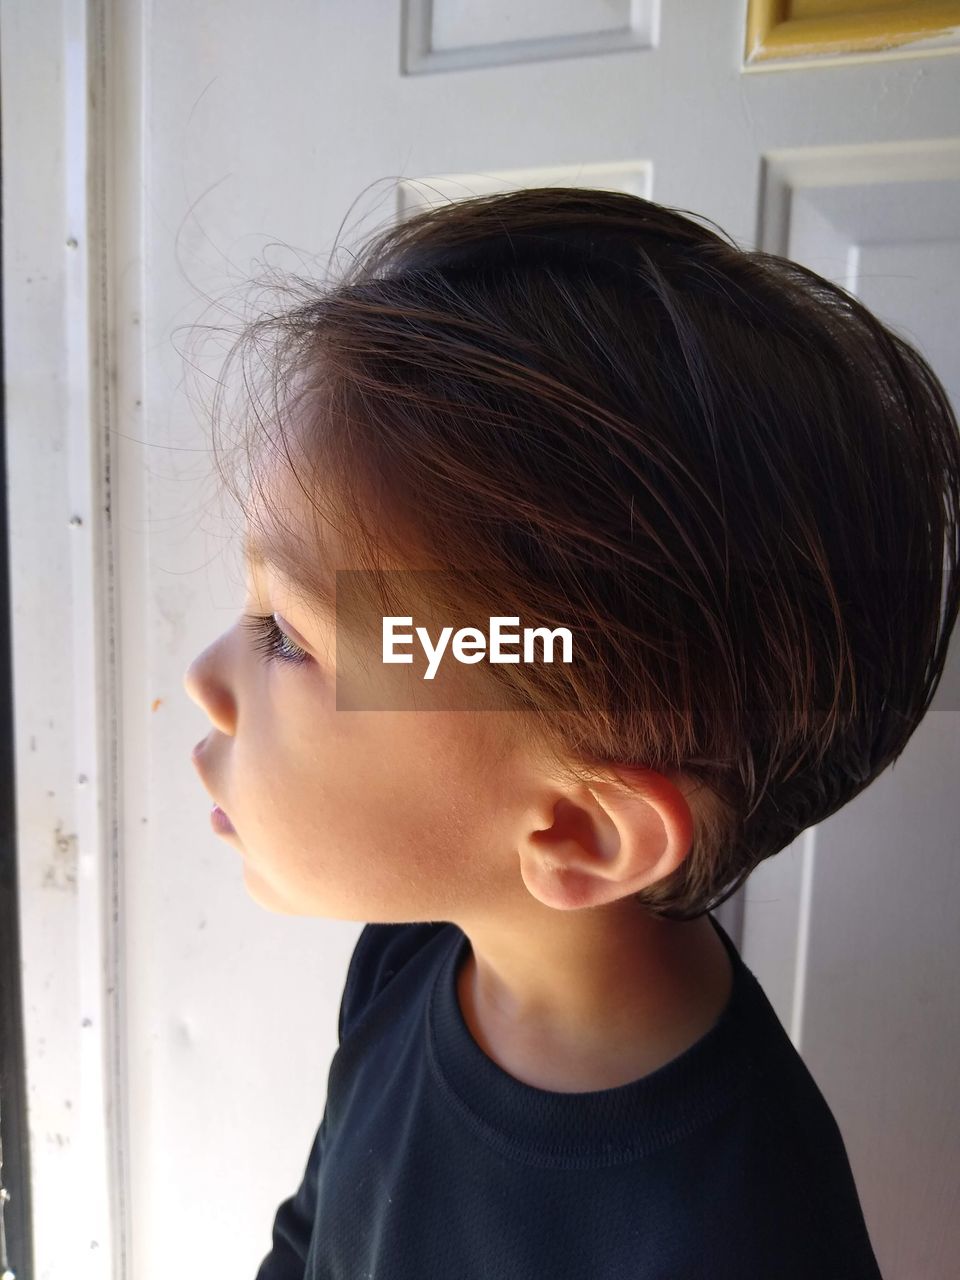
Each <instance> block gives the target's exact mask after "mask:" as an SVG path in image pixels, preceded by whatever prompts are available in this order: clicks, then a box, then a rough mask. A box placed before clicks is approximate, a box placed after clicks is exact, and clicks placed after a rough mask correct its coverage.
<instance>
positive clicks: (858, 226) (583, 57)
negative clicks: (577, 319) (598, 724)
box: [0, 0, 960, 1280]
mask: <svg viewBox="0 0 960 1280" xmlns="http://www.w3.org/2000/svg"><path fill="white" fill-rule="evenodd" d="M759 7H761V8H764V9H769V8H770V6H766V5H765V6H759ZM905 7H906V6H904V8H905ZM828 8H829V6H826V5H823V4H820V5H814V4H807V5H805V6H803V5H801V6H798V12H799V10H803V11H804V12H811V13H814V14H815V13H816V11H821V12H822V11H824V10H826V9H828ZM833 8H834V9H837V8H839V9H842V8H843V6H842V5H840V6H833ZM850 8H851V9H855V10H862V9H863V8H864V6H863V5H862V4H854V3H851V5H850ZM877 8H878V9H879V8H883V9H885V12H887V13H888V15H889V20H890V22H891V23H895V22H896V21H897V20H898V13H897V12H895V8H896V7H895V6H894V7H892V8H891V7H890V6H880V5H878V6H877ZM799 16H800V17H801V18H802V17H803V13H799ZM863 21H865V20H863ZM857 22H861V19H859V18H858V19H856V20H855V21H853V20H852V24H851V29H852V28H854V27H856V26H857ZM746 23H747V14H746V11H745V4H744V0H686V2H685V3H682V4H681V3H664V4H659V5H658V4H653V3H644V2H643V0H633V2H632V3H631V2H630V0H580V3H576V4H575V3H572V0H563V2H562V3H558V2H557V0H553V2H552V3H550V2H548V0H529V2H528V3H527V4H525V5H520V4H516V3H509V2H508V0H488V3H486V4H484V5H479V4H477V5H467V4H462V3H458V2H457V0H433V3H432V4H431V3H430V2H429V0H407V2H406V3H402V2H401V0H367V3H365V4H357V3H355V2H351V0H324V3H318V2H317V0H277V2H276V3H274V4H271V5H265V4H260V3H256V2H255V0H230V2H229V3H227V2H226V0H203V2H201V3H198V2H197V0H164V3H162V4H160V3H158V4H146V3H137V2H136V0H129V3H125V4H122V5H110V4H108V3H107V0H94V2H93V3H89V4H87V3H84V0H64V2H63V4H62V5H54V4H40V5H37V4H34V3H32V0H12V2H11V3H10V4H8V5H5V6H4V8H3V14H2V59H3V61H2V76H0V84H2V92H3V112H2V117H3V158H4V184H5V190H4V196H5V231H4V238H5V262H4V268H5V270H4V279H5V284H4V303H5V309H6V311H5V335H6V368H7V422H8V435H9V445H8V453H9V468H10V474H11V482H10V522H11V537H12V541H13V546H14V550H15V555H14V563H13V565H12V566H11V572H12V590H13V598H14V601H15V604H16V611H15V617H14V626H15V633H14V649H15V653H14V657H15V675H16V697H17V706H18V711H17V716H18V719H17V741H16V751H17V770H18V793H17V794H18V825H19V832H20V849H19V873H20V892H21V903H22V907H21V928H22V954H23V971H24V1007H25V1016H26V1035H27V1048H28V1061H27V1071H28V1082H29V1098H30V1117H29V1118H30V1140H31V1159H32V1191H33V1214H34V1248H35V1260H36V1269H35V1275H36V1277H37V1280H47V1278H50V1280H54V1278H57V1280H59V1277H62V1276H67V1275H77V1274H83V1275H89V1276H91V1277H92V1276H96V1277H98V1280H99V1278H106V1277H108V1276H109V1277H116V1278H117V1280H120V1278H121V1277H123V1278H124V1280H161V1277H164V1278H165V1277H168V1276H171V1275H179V1274H183V1271H184V1267H185V1266H186V1267H187V1269H188V1270H189V1272H190V1274H192V1275H198V1276H199V1275H223V1276H226V1275H230V1276H244V1275H249V1276H252V1275H253V1272H254V1270H255V1267H256V1265H257V1264H258V1262H259V1260H260V1259H261V1257H262V1256H263V1254H264V1253H265V1252H266V1251H267V1248H268V1245H269V1231H270V1225H271V1222H272V1218H273V1214H274V1211H275V1209H276V1206H277V1204H278V1203H279V1201H280V1200H281V1199H283V1198H284V1197H285V1196H286V1195H288V1194H289V1193H290V1192H291V1191H292V1189H293V1188H294V1187H295V1186H296V1185H297V1183H298V1181H299V1178H300V1176H301V1174H302V1170H303V1166H304V1162H305V1160H306V1156H307V1152H308V1149H309V1145H310V1141H311V1139H312V1136H313V1131H314V1129H315V1127H316V1125H317V1124H318V1123H319V1119H320V1116H321V1113H322V1110H323V1103H324V1096H323V1095H324V1089H325V1083H326V1073H327V1068H328V1065H329V1061H330V1059H331V1057H332V1055H333V1053H334V1050H335V1048H336V1016H337V1010H338V1007H339V1001H340V996H341V992H342V986H343V979H344V976H345V972H346V964H347V960H348V958H349V955H350V951H351V949H352V946H353V943H354V941H355V939H356V937H357V936H358V934H359V932H360V925H359V924H352V923H351V924H345V923H343V922H331V921H322V920H320V921H312V920H306V919H297V918H293V917H280V916H272V915H270V914H268V913H266V912H265V911H264V910H262V909H261V908H259V907H257V906H256V905H255V904H254V903H252V902H251V900H250V899H249V898H248V897H247V896H246V893H245V891H244V888H243V882H242V873H241V870H240V868H239V866H238V864H237V862H236V861H234V860H233V855H232V853H231V851H230V849H229V848H228V847H226V846H225V845H224V844H223V843H222V842H220V841H218V839H217V837H216V836H215V835H213V834H212V833H211V832H210V830H209V826H208V817H207V810H208V804H207V802H206V798H205V796H204V794H203V792H202V791H201V789H200V788H199V786H198V783H197V780H196V777H195V776H194V773H193V770H192V768H191V766H190V762H189V752H190V748H191V747H192V745H193V744H194V743H195V742H196V741H197V740H198V739H199V738H201V737H202V736H203V735H204V734H205V733H206V731H207V729H208V725H207V723H206V722H205V720H204V717H203V716H202V714H201V713H200V712H199V710H198V709H197V708H196V707H195V706H194V705H193V704H192V703H191V702H190V701H189V700H188V699H187V697H186V695H185V694H184V692H183V689H182V685H181V680H182V676H183V672H184V670H185V668H186V666H187V664H188V662H189V661H190V659H191V658H192V657H193V656H194V655H195V654H196V653H197V652H198V650H199V649H201V648H202V647H204V646H205V645H206V644H208V643H209V642H210V640H211V639H212V638H213V637H214V636H215V635H216V634H218V633H219V632H220V631H221V630H222V629H223V628H224V627H225V626H226V625H228V622H229V620H230V619H231V615H232V614H233V613H234V612H235V611H237V610H238V609H239V608H240V607H241V603H242V586H241V572H240V568H239V557H238V554H237V551H238V548H237V547H236V545H235V544H233V543H228V542H227V539H228V537H229V536H230V533H231V526H230V524H229V521H228V520H227V519H226V518H221V515H220V512H219V509H218V507H217V505H216V503H215V500H214V495H215V487H214V483H213V480H212V478H211V477H212V469H211V466H210V461H209V458H208V455H207V452H206V450H207V445H208V441H207V438H206V436H205V434H204V430H203V426H202V416H201V414H200V413H199V412H198V409H197V407H196V405H195V404H194V403H193V401H192V400H191V398H190V395H189V392H190V391H191V390H195V389H196V387H197V380H198V373H197V372H196V371H191V372H189V375H188V372H187V371H186V370H185V368H184V353H185V351H186V350H187V348H188V345H189V344H190V343H191V342H192V341H193V335H192V334H191V332H190V330H189V329H188V328H187V326H190V325H191V324H193V323H195V322H200V323H207V324H213V325H220V324H223V325H228V326H229V325H230V324H231V323H233V322H234V321H235V320H238V319H240V318H241V315H240V312H242V315H243V316H246V317H249V315H250V314H251V310H252V308H254V307H255V305H256V295H254V294H252V293H251V291H250V290H246V291H245V290H244V282H245V280H247V279H248V278H249V277H250V276H251V275H254V274H262V272H263V269H264V267H265V265H269V264H277V265H279V266H281V267H284V268H292V269H303V270H304V272H305V273H309V271H310V268H311V264H310V263H304V262H301V261H299V260H298V258H297V252H296V251H303V252H304V253H306V254H318V255H320V261H321V265H322V263H323V261H325V255H326V254H327V253H328V252H329V250H330V248H331V247H332V246H333V243H334V240H335V237H337V235H338V232H339V233H340V235H341V241H340V242H341V243H347V244H350V243H352V242H353V238H354V236H356V235H362V234H364V233H365V232H367V231H369V230H370V229H371V227H372V225H373V224H375V223H379V222H382V221H384V220H386V219H388V218H390V217H393V216H396V215H397V214H398V213H399V212H401V211H402V210H403V208H405V207H407V206H409V205H410V204H415V203H417V202H418V201H421V200H424V199H431V198H435V197H436V196H438V195H439V196H446V195H447V194H453V195H456V194H457V193H462V194H464V195H466V194H470V193H471V192H477V191H487V190H493V189H499V188H502V187H505V186H508V185H533V184H544V183H551V184H554V183H562V184H575V185H587V186H604V187H612V188H623V189H625V190H629V191H633V192H636V193H638V194H641V195H645V196H648V197H650V198H652V199H654V200H657V201H660V202H662V203H665V204H670V205H674V206H677V207H680V208H685V209H688V210H692V211H694V212H697V213H701V214H704V215H706V216H707V217H709V218H712V219H713V220H714V221H715V222H717V223H719V224H720V225H721V226H722V227H723V228H724V229H725V230H727V231H728V232H729V233H730V234H732V235H733V236H734V237H735V238H736V239H737V240H738V241H739V242H740V243H741V244H742V245H744V247H753V246H754V245H757V246H759V247H761V248H764V249H769V250H773V251H775V252H778V253H783V254H786V255H787V256H790V257H795V258H798V259H799V260H800V261H802V262H804V263H806V264H807V265H809V266H811V267H813V268H814V269H815V270H818V271H820V272H821V273H822V274H824V275H828V276H830V277H832V278H834V279H837V280H840V281H842V282H843V283H845V284H847V287H849V288H851V289H852V290H854V291H856V292H857V293H858V294H859V295H860V296H861V297H862V298H863V299H864V300H865V301H866V302H867V304H868V305H869V306H871V307H873V308H874V309H875V310H876V311H877V312H878V313H879V314H880V315H881V317H882V318H884V319H885V320H887V321H889V322H891V323H893V324H895V325H897V326H899V327H901V328H904V329H906V330H908V331H909V332H910V334H912V335H913V337H914V339H915V340H916V341H917V343H918V344H919V345H920V346H921V348H923V349H924V350H925V351H926V353H927V354H928V356H929V358H930V359H931V361H932V363H933V364H934V367H935V368H937V369H938V371H939V372H940V374H941V376H942V377H943V378H944V380H945V382H946V383H947V386H948V389H949V390H950V391H951V392H952V394H953V396H954V398H955V400H957V401H960V382H958V380H957V379H958V375H957V361H956V337H955V335H956V333H957V332H958V330H960V303H958V301H957V297H958V291H957V287H956V285H957V279H958V270H960V244H958V229H960V78H958V63H957V58H956V46H955V44H951V39H952V37H951V35H950V33H949V32H943V33H941V34H940V35H939V36H934V37H931V38H928V39H926V40H925V41H923V42H920V43H918V42H916V41H913V42H912V43H911V42H910V39H909V38H908V39H907V42H906V43H904V42H903V41H902V40H901V42H900V43H895V42H894V43H893V44H892V45H891V47H884V42H883V41H879V42H875V47H874V49H873V51H871V52H866V53H863V54H862V55H854V56H842V55H841V56H834V57H831V58H827V59H825V58H823V57H822V56H820V57H818V56H808V57H804V56H802V49H801V51H800V52H801V56H799V57H796V58H794V59H793V60H788V61H785V62H782V63H780V64H777V63H776V62H770V61H763V60H757V61H755V62H754V63H752V64H751V65H750V67H749V68H748V69H745V68H744V63H743V49H744V46H745V43H746V34H745V32H746ZM789 25H790V24H783V26H782V27H781V28H780V29H779V37H778V38H780V43H781V45H782V47H783V48H784V50H785V51H786V52H788V53H789V52H790V47H789V45H788V42H787V40H786V36H789V35H790V32H794V31H795V30H797V29H799V30H800V31H801V35H802V33H803V31H809V32H812V33H813V35H814V36H815V35H816V30H815V27H816V24H815V23H814V25H813V26H808V27H803V25H802V23H801V26H800V28H794V27H790V30H789V31H788V30H787V27H789ZM857 29H859V28H857ZM785 32H786V36H785ZM777 36H778V33H777V32H774V33H773V36H772V37H771V43H775V40H774V37H777ZM888 43H889V42H888ZM801 44H802V40H801ZM751 47H753V44H751ZM794 51H795V50H794ZM85 170H86V171H87V172H88V173H89V181H88V183H85V182H84V172H85ZM395 179H400V180H401V181H400V182H399V183H397V182H395ZM371 184H376V185H371ZM358 198H359V201H358ZM355 201H358V203H357V204H354V203H353V202H355ZM345 218H346V219H347V224H346V227H345V228H343V229H342V230H341V224H342V223H343V221H344V219H345ZM285 246H289V247H285ZM313 266H316V264H313ZM228 293H229V298H228V299H227V300H228V301H232V302H233V303H234V304H236V306H237V307H238V308H239V311H238V313H237V314H236V315H235V316H233V317H231V316H229V315H225V314H224V309H223V306H222V305H221V306H219V307H215V308H213V309H209V310H208V309H206V304H205V301H204V297H205V295H210V297H211V298H212V299H214V300H218V301H220V302H221V303H223V301H224V299H225V298H226V297H227V295H228ZM228 340H229V335H226V337H225V342H226V341H228ZM211 347H215V344H214V343H211ZM190 349H191V350H192V348H190ZM224 350H225V345H224V344H221V346H220V348H219V351H210V352H208V362H207V363H206V364H205V365H204V366H203V374H204V375H206V376H212V375H213V374H214V373H215V372H216V371H217V365H216V359H215V358H214V356H215V355H219V356H221V357H222V354H223V351H224ZM208 385H209V384H208ZM956 671H957V668H956V663H955V664H954V667H953V669H952V672H951V673H950V675H949V678H948V679H947V680H946V681H945V682H944V685H943V687H942V689H941V693H940V695H939V696H938V699H937V702H936V703H935V704H934V709H933V710H931V711H930V713H929V714H928V716H927V719H926V721H925V722H924V724H923V725H922V726H921V728H920V730H919V731H918V732H917V733H916V735H915V737H914V739H913V740H912V742H911V743H910V745H909V747H908V749H907V751H906V752H905V754H904V755H903V757H902V758H901V760H900V761H899V762H898V763H897V764H896V765H895V766H894V768H893V769H891V770H889V771H888V773H887V774H886V775H884V776H883V777H882V778H881V779H880V780H878V781H877V782H876V783H875V784H874V785H873V786H872V787H871V788H870V789H869V790H868V791H867V792H865V793H864V794H863V795H862V796H861V797H859V798H858V799H857V800H856V801H855V802H853V803H852V804H850V805H849V806H848V807H847V808H845V809H844V810H842V811H841V812H840V813H839V814H837V815H835V816H834V817H833V818H832V819H831V820H829V821H828V822H825V823H823V824H822V825H821V826H820V828H819V829H813V830H811V831H809V832H807V833H805V834H804V836H803V837H802V838H801V839H800V840H799V841H797V842H796V844H795V845H794V846H792V847H791V848H790V849H789V850H786V851H784V852H783V853H781V854H780V855H778V857H777V858H776V859H774V860H773V861H772V862H770V863H767V864H765V865H764V866H762V867H761V868H760V869H758V871H757V872H756V873H755V874H754V876H753V877H752V878H751V880H750V881H749V883H748V884H747V885H746V886H745V890H744V891H742V892H741V893H740V894H738V895H737V896H736V898H735V899H732V900H731V901H730V903H729V904H726V905H725V906H724V907H723V908H721V909H720V911H719V912H718V915H719V918H720V919H721V921H723V922H724V923H725V924H727V926H728V927H729V928H730V929H731V931H732V932H733V933H734V936H735V938H737V939H739V941H740V944H741V950H742V953H743V955H744V958H745V960H746V962H747V963H748V965H750V967H751V968H752V969H753V970H754V972H755V973H756V974H757V976H758V977H759V979H760V980H761V982H762V983H763V985H764V986H765V988H766V990H767V992H768V994H769V995H770V998H771V1000H772V1001H773V1003H774V1005H775V1007H776V1008H777V1010H778V1012H779V1014H780V1016H781V1018H782V1019H783V1021H784V1024H785V1025H786V1026H787V1028H788V1030H789V1031H790V1032H791V1034H792V1035H793V1037H794V1040H795V1043H796V1044H797V1045H798V1047H799V1048H800V1050H801V1052H802V1054H803V1056H804V1058H805V1059H806V1061H807V1063H808V1065H809V1066H810V1068H811V1070H812V1071H813V1074H814V1076H815V1078H816V1079H817V1081H818V1083H819V1084H820V1086H821V1088H822V1090H823V1092H824V1094H825V1096H826V1098H827V1100H828V1102H829V1103H830V1105H831V1106H832V1108H833V1110H834V1114H835V1115H836V1117H837V1119H838V1122H839V1124H840V1127H841V1130H842V1132H843V1135H844V1138H845V1140H846V1144H847V1148H848V1151H849V1154H850V1158H851V1163H852V1166H853V1169H854V1173H855V1176H856V1179H857V1183H858V1186H859V1189H860V1193H861V1199H862V1202H863V1206H864V1212H865V1216H866V1219H867V1225H868V1229H869V1231H870V1234H871V1237H872V1239H873V1241H874V1245H875V1249H876V1252H877V1256H878V1259H879V1261H880V1265H881V1269H882V1270H883V1272H884V1275H885V1276H889V1277H897V1278H900V1277H902V1278H903V1280H907V1278H908V1277H909V1280H927V1278H929V1280H934V1277H942V1276H945V1275H947V1274H957V1273H960V1219H958V1216H957V1214H956V1213H955V1211H954V1208H955V1205H956V1204H957V1203H958V1201H960V1142H958V1140H960V1114H958V1106H957V1103H956V1100H955V1099H956V1090H955V1088H954V1087H953V1083H954V1078H955V1074H956V1065H957V1053H958V1044H960V1015H958V1010H960V1004H958V997H957V994H956V984H955V982H954V981H953V976H954V974H955V972H956V971H957V968H958V966H960V941H958V931H957V930H956V928H955V927H954V921H955V919H956V915H957V908H958V905H960V882H958V881H960V870H958V866H960V863H958V860H957V853H958V844H960V841H958V823H957V819H956V816H955V790H956V782H957V778H958V776H960V680H958V679H957V674H956ZM17 1261H18V1260H17V1259H14V1258H11V1265H12V1264H14V1263H16V1262H17Z"/></svg>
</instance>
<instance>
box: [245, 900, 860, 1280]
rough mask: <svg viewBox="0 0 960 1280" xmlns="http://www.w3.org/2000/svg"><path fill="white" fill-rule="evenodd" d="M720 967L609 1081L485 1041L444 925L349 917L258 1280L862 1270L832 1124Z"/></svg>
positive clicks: (761, 996)
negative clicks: (720, 979) (320, 1058)
mask: <svg viewBox="0 0 960 1280" xmlns="http://www.w3.org/2000/svg"><path fill="white" fill-rule="evenodd" d="M708 919H709V920H710V922H711V924H712V925H713V927H714V928H715V929H716V931H717V933H718V934H719V935H720V937H721V939H722V940H723V943H724V945H725V946H726V948H727V951H728V953H729V954H730V957H731V960H732V962H733V969H734V980H733V988H732V991H731V994H730V998H729V1000H728V1002H727V1005H726V1007H725V1008H724V1010H723V1012H722V1013H721V1015H720V1017H719V1019H718V1020H717V1022H715V1023H714V1025H713V1026H712V1027H711V1028H710V1030H709V1031H707V1032H706V1033H705V1034H704V1035H703V1036H702V1037H701V1038H700V1039H699V1040H698V1041H697V1042H696V1043H695V1044H693V1045H691V1046H690V1048H688V1049H686V1050H685V1051H684V1052H683V1053H681V1054H680V1055H679V1056H678V1057H676V1058H674V1059H673V1060H672V1061H671V1062H668V1063H666V1064H665V1065H664V1066H662V1067H660V1068H658V1069H657V1070H656V1071H653V1072H651V1073H650V1074H649V1075H646V1076H643V1077H641V1078H640V1079H638V1080H634V1081H632V1082H630V1083H629V1084H625V1085H620V1086H618V1087H617V1088H613V1089H601V1090H598V1091H594V1092H588V1093H556V1092H552V1091H548V1090H544V1089H537V1088H533V1087H531V1086H530V1085H528V1084H524V1083H522V1082H521V1081H519V1080H517V1079H515V1078H514V1077H513V1076H511V1075H510V1074H508V1073H507V1072H506V1071H504V1070H503V1069H502V1068H501V1067H500V1066H498V1065H497V1063H495V1062H494V1061H493V1060H492V1059H491V1058H489V1057H487V1055H486V1054H485V1053H484V1052H483V1050H482V1049H481V1048H480V1047H479V1045H478V1044H477V1043H476V1041H475V1040H474V1039H473V1036H472V1034H471V1032H470V1030H469V1028H468V1027H467V1024H466V1022H465V1021H464V1019H463V1015H462V1013H461V1010H460V1006H459V1002H458V998H457V990H456V974H457V972H458V971H459V967H460V965H461V964H462V962H463V961H464V960H465V958H466V955H467V952H468V948H469V941H468V939H467V937H466V935H465V934H464V933H463V931H462V930H461V929H460V928H459V927H458V926H457V925H454V924H450V923H426V924H400V925H396V924H369V925H366V926H365V928H364V930H363V932H362V933H361V935H360V937H359V939H358V941H357V945H356V947H355V949H354V952H353V956H352V958H351V961H350V967H349V971H348V974H347V980H346V983H345V986H344V991H343V998H342V1001H341V1007H340V1019H339V1037H340V1045H339V1048H338V1050H337V1052H336V1053H335V1054H334V1057H333V1061H332V1063H331V1066H330V1073H329V1078H328V1085H327V1098H326V1107H325V1110H324V1113H323V1117H322V1120H321V1123H320V1127H319V1129H318V1130H317V1133H316V1136H315V1138H314V1140H313V1145H312V1147H311V1149H310V1153H309V1157H308V1160H307V1165H306V1169H305V1171H304V1175H303V1179H302V1182H301V1184H300V1186H299V1188H298V1189H297V1190H296V1192H295V1193H294V1194H293V1195H291V1196H290V1197H289V1198H288V1199H286V1200H284V1201H283V1202H282V1203H281V1204H280V1206H279V1207H278V1209H277V1211H276V1215H275V1219H274V1224H273V1243H272V1248H271V1250H270V1252H269V1253H268V1254H267V1256H266V1257H265V1258H264V1259H263V1262H262V1263H261V1265H260V1269H259V1270H258V1272H257V1274H256V1280H534V1278H535V1277H536V1278H538V1280H539V1278H541V1277H542V1280H574V1277H575V1278H576V1280H588V1278H589V1280H628V1278H629V1280H877V1278H878V1277H880V1271H879V1268H878V1267H877V1262H876V1259H875V1257H874V1253H873V1250H872V1248H871V1245H870V1240H869V1237H868V1235H867V1231H866V1227H865V1224H864V1219H863V1213H862V1210H861V1206H860V1202H859V1199H858V1195H857V1190H856V1187H855V1184H854V1179H853V1175H852V1172H851V1169H850V1164H849V1160H848V1157H847V1152H846V1149H845V1147H844V1144H843V1139H842V1137H841V1134H840V1130H839V1129H838V1127H837V1123H836V1120H835V1119H834V1117H833V1114H832V1113H831V1111H830V1108H829V1106H828V1105H827V1102H826V1100H825V1098H824V1097H823V1094H822V1093H821V1092H820V1089H819V1088H818V1086H817V1085H816V1083H815V1081H814V1080H813V1077H812V1076H811V1075H810V1072H809V1071H808V1069H807V1067H806V1066H805V1064H804V1062H803V1060H802V1058H801V1057H800V1055H799V1054H798V1053H797V1051H796V1049H795V1048H794V1046H793V1043H792V1042H791V1040H790V1038H789V1036H788V1035H787V1034H786V1031H785V1030H784V1028H783V1026H782V1024H781V1023H780V1021H779V1019H778V1018H777V1015H776V1013H775V1012H774V1009H773V1007H772V1005H771V1004H770V1002H769V1001H768V999H767V997H766V995H765V993H764V991H763V989H762V987H761V986H760V984H759V982H758V981H757V979H756V978H755V976H754V975H753V973H752V972H751V970H750V969H748V968H747V966H746V965H745V964H744V963H743V960H742V958H741V957H740V955H739V953H738V951H737V949H736V947H735V946H734V944H733V942H732V940H731V939H730V937H729V935H728V934H727V933H726V931H725V930H724V929H723V927H722V926H721V925H720V924H719V922H718V921H717V920H715V919H714V917H713V916H712V915H710V916H708Z"/></svg>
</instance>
